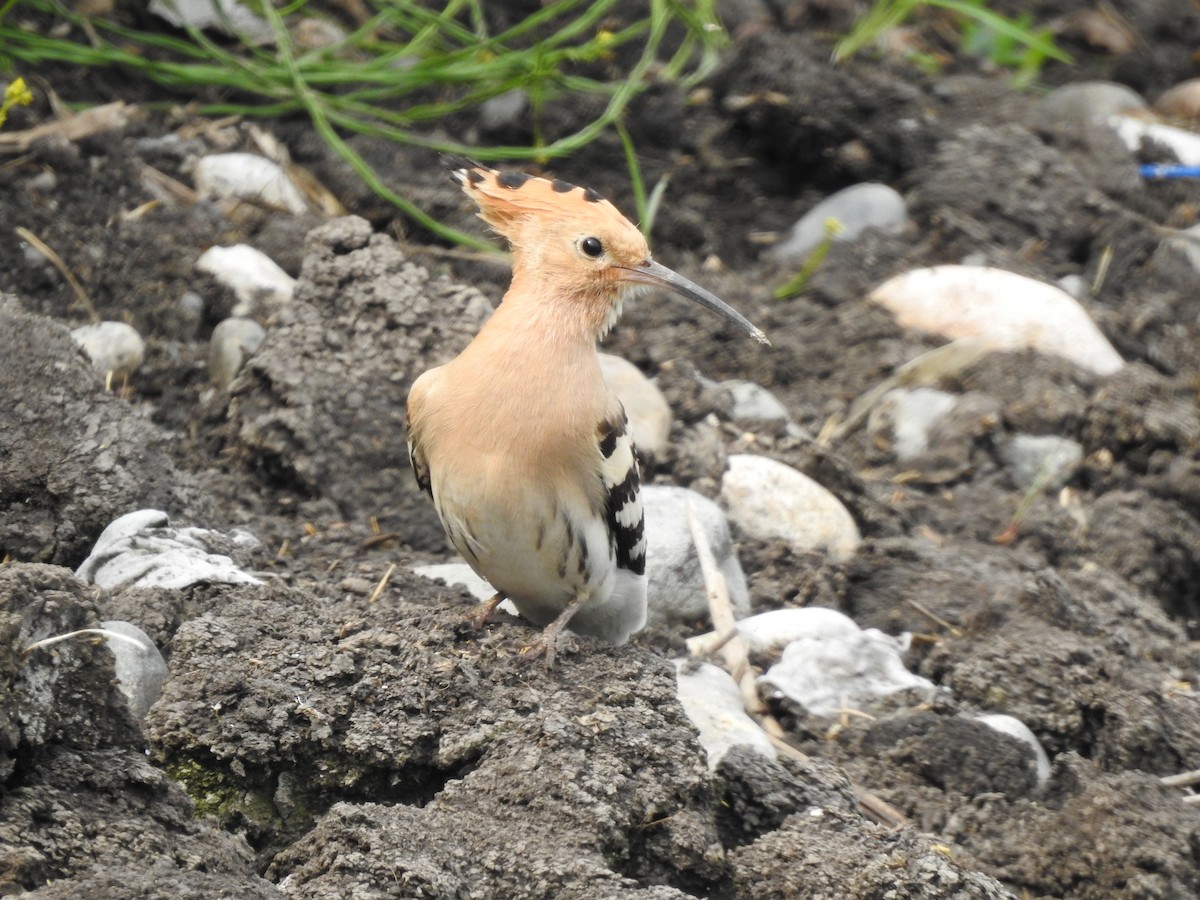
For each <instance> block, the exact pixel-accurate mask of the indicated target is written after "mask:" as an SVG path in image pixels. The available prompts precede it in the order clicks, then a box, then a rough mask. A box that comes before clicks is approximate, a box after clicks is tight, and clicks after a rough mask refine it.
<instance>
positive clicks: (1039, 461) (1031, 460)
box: [999, 434, 1083, 490]
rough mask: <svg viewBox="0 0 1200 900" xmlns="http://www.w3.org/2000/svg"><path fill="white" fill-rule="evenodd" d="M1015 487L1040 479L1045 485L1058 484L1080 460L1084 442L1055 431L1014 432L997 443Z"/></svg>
mask: <svg viewBox="0 0 1200 900" xmlns="http://www.w3.org/2000/svg"><path fill="white" fill-rule="evenodd" d="M999 452H1000V458H1001V459H1002V460H1003V461H1004V464H1005V465H1006V466H1008V469H1009V472H1010V473H1011V474H1012V477H1013V481H1015V482H1016V483H1017V486H1018V487H1021V488H1026V489H1028V488H1031V487H1033V486H1034V484H1036V483H1037V482H1039V481H1041V482H1042V483H1043V485H1044V487H1045V488H1047V489H1049V490H1057V489H1058V488H1061V487H1062V486H1063V485H1064V484H1066V483H1067V481H1068V480H1069V479H1070V477H1071V476H1072V475H1074V474H1075V470H1076V469H1077V468H1079V464H1080V463H1081V462H1083V446H1082V445H1081V444H1079V443H1078V442H1077V441H1073V440H1071V439H1070V438H1064V437H1059V436H1058V435H1056V434H1037V435H1035V434H1017V435H1014V436H1013V437H1012V438H1011V439H1010V440H1008V441H1006V442H1005V443H1003V444H1001V445H1000V447H999Z"/></svg>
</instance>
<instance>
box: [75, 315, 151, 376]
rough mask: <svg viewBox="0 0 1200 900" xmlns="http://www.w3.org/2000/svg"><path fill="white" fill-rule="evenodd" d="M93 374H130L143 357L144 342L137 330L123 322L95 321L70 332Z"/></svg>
mask: <svg viewBox="0 0 1200 900" xmlns="http://www.w3.org/2000/svg"><path fill="white" fill-rule="evenodd" d="M71 337H72V338H73V339H74V340H75V343H76V344H78V345H79V346H80V347H81V348H83V352H84V353H86V354H87V356H88V359H90V360H91V361H92V365H93V366H94V367H95V369H96V371H98V372H100V373H101V374H104V375H107V374H108V373H110V372H111V373H112V374H113V375H130V374H132V373H133V372H136V371H137V369H138V368H139V367H140V366H141V364H142V360H144V359H145V358H146V342H145V341H143V340H142V336H141V335H140V334H138V333H137V329H136V328H134V327H133V326H132V325H126V324H125V323H124V322H97V323H96V324H94V325H84V326H82V327H80V328H76V329H75V330H74V331H72V332H71Z"/></svg>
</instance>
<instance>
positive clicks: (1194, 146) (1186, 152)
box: [1105, 116, 1200, 166]
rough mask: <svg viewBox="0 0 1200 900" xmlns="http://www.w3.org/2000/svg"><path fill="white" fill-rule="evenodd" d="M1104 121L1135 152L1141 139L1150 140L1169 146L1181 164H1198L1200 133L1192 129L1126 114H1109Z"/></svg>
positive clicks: (1199, 157)
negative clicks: (1147, 120) (1130, 116)
mask: <svg viewBox="0 0 1200 900" xmlns="http://www.w3.org/2000/svg"><path fill="white" fill-rule="evenodd" d="M1105 121H1107V122H1108V124H1109V125H1111V126H1112V127H1113V128H1115V129H1116V130H1117V134H1118V135H1120V137H1121V140H1122V141H1123V142H1124V143H1125V146H1126V147H1128V148H1129V149H1130V150H1132V151H1133V152H1135V153H1136V152H1137V151H1138V150H1140V149H1141V147H1142V143H1143V141H1151V142H1153V143H1155V144H1162V145H1163V146H1165V147H1169V148H1170V149H1171V152H1172V153H1174V154H1175V155H1176V156H1177V157H1178V158H1179V161H1180V162H1181V163H1182V164H1183V165H1185V166H1200V134H1196V133H1195V132H1194V131H1185V130H1184V129H1182V128H1176V127H1175V126H1174V125H1162V124H1160V123H1158V122H1144V121H1142V120H1141V119H1131V118H1129V117H1128V116H1109V117H1108V118H1107V119H1106V120H1105Z"/></svg>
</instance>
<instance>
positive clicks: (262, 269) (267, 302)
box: [196, 244, 296, 317]
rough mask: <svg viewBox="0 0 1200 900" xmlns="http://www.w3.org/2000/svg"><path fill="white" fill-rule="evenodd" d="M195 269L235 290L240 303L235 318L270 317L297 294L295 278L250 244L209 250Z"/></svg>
mask: <svg viewBox="0 0 1200 900" xmlns="http://www.w3.org/2000/svg"><path fill="white" fill-rule="evenodd" d="M196 269H197V271H200V272H204V273H206V274H208V275H211V276H212V277H213V278H215V279H216V280H217V281H218V282H220V283H221V284H223V285H225V287H227V288H229V289H230V290H231V291H233V294H234V296H235V297H237V300H238V302H237V304H236V305H235V306H234V308H233V315H234V316H236V317H242V316H251V315H264V316H265V315H270V314H271V313H272V312H273V311H274V310H275V309H276V308H277V307H279V306H282V305H284V304H286V303H289V302H291V299H292V295H293V294H294V293H295V291H296V279H294V278H292V276H291V275H289V274H288V273H287V272H285V271H283V269H281V268H280V267H279V266H278V264H276V262H275V260H273V259H271V257H269V256H267V254H265V253H263V252H262V251H261V250H255V249H254V248H253V247H251V246H248V245H247V244H234V245H233V246H232V247H209V248H208V249H207V250H205V251H204V253H202V254H201V256H200V258H199V259H198V260H196Z"/></svg>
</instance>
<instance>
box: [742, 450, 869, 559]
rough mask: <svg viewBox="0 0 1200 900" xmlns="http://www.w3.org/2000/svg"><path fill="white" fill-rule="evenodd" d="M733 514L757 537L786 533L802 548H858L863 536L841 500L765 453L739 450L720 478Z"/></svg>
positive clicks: (847, 551)
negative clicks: (758, 454)
mask: <svg viewBox="0 0 1200 900" xmlns="http://www.w3.org/2000/svg"><path fill="white" fill-rule="evenodd" d="M721 500H722V502H724V504H725V508H726V509H727V510H728V511H729V518H730V519H731V520H732V521H733V522H734V523H735V524H736V525H737V526H738V527H739V528H741V529H742V530H743V531H745V532H746V533H747V534H748V535H750V536H751V537H754V538H758V539H759V540H764V541H770V540H778V539H782V540H785V541H788V542H789V543H791V545H792V546H793V547H794V548H795V549H797V550H799V551H802V552H803V551H808V550H826V551H828V552H829V554H830V556H831V557H833V558H834V559H839V560H841V559H846V558H848V557H849V556H850V555H851V554H853V553H854V551H855V549H857V547H858V545H859V544H860V543H861V542H862V538H861V537H860V535H859V533H858V526H857V525H855V524H854V519H853V517H852V516H851V515H850V513H849V512H848V511H847V510H846V507H845V506H843V505H842V503H841V501H840V500H838V499H837V497H835V496H834V495H833V494H831V493H830V492H829V491H827V490H826V489H825V488H823V487H821V485H819V484H817V483H816V482H815V481H813V480H812V479H811V478H809V477H808V476H807V475H804V474H803V473H801V472H797V471H796V470H795V469H793V468H792V467H791V466H785V465H784V464H783V463H779V462H776V461H775V460H773V459H767V458H766V457H765V456H751V455H748V454H735V455H733V456H730V457H729V468H728V470H727V471H726V472H725V475H724V477H723V478H722V479H721Z"/></svg>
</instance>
